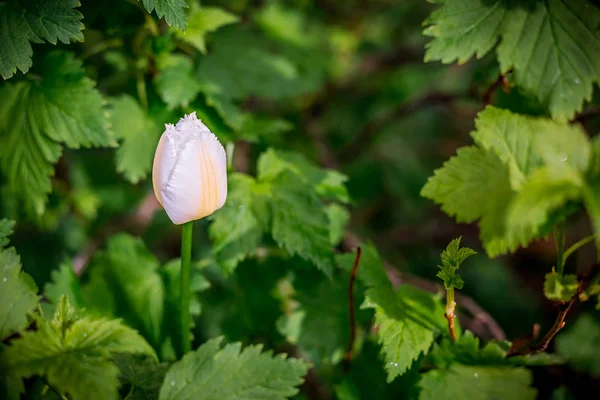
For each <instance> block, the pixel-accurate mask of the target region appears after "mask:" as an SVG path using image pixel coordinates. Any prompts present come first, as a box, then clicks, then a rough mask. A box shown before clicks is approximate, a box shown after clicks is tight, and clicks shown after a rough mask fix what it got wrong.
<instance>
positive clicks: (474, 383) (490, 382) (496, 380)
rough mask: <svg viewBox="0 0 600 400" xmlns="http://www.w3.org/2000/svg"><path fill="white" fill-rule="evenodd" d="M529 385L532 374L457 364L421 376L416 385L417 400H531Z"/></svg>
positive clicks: (532, 389) (533, 397)
mask: <svg viewBox="0 0 600 400" xmlns="http://www.w3.org/2000/svg"><path fill="white" fill-rule="evenodd" d="M532 381H533V376H532V373H531V371H529V370H527V369H525V368H522V367H516V368H509V367H484V366H477V367H473V366H464V365H460V364H456V365H453V366H451V367H450V368H449V369H442V370H433V371H430V372H427V373H425V374H423V377H422V379H421V382H420V383H419V386H420V387H421V394H420V396H419V399H420V400H428V399H432V400H433V399H440V398H452V399H472V400H479V399H481V400H489V399H518V400H533V399H535V398H536V395H537V391H536V390H535V389H534V388H532V387H531V383H532Z"/></svg>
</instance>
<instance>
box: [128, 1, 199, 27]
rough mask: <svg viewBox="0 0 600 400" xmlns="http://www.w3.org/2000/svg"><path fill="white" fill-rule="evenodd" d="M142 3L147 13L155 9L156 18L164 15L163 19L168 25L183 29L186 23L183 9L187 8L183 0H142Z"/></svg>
mask: <svg viewBox="0 0 600 400" xmlns="http://www.w3.org/2000/svg"><path fill="white" fill-rule="evenodd" d="M138 1H139V0H138ZM142 3H144V8H146V10H147V11H148V12H149V13H151V12H152V11H155V12H156V15H157V16H158V18H162V17H165V21H167V24H169V25H170V26H174V27H176V28H179V29H181V30H182V31H183V30H185V27H186V25H187V17H186V15H185V9H186V8H188V5H187V3H186V2H185V0H142Z"/></svg>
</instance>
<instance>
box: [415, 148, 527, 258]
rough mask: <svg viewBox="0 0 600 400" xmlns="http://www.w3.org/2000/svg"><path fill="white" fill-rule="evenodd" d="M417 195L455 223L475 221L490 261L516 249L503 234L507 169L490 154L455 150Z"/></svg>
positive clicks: (510, 195) (507, 196)
mask: <svg viewBox="0 0 600 400" xmlns="http://www.w3.org/2000/svg"><path fill="white" fill-rule="evenodd" d="M421 195H422V196H424V197H426V198H429V199H432V200H433V201H435V202H436V203H438V204H441V205H442V210H443V211H444V212H445V213H446V214H448V215H450V216H454V217H455V218H456V220H457V222H467V223H470V222H474V221H477V220H479V228H480V231H481V232H480V236H481V240H482V241H483V245H484V247H485V249H486V252H487V254H488V255H489V256H490V257H494V256H497V255H499V254H502V253H504V252H506V251H507V250H510V251H514V250H515V249H516V248H517V246H518V243H517V242H516V241H515V240H514V239H512V238H510V237H506V236H505V232H504V231H505V226H504V224H505V222H504V220H505V216H506V213H507V211H508V206H509V204H510V202H511V201H512V199H513V197H514V192H513V190H512V189H511V186H510V178H509V173H508V168H507V167H506V166H505V165H504V164H503V163H502V161H501V160H500V159H499V158H498V156H496V155H495V154H494V153H489V152H485V151H483V150H481V149H479V148H477V147H474V146H469V147H462V148H460V149H458V151H457V154H456V156H455V157H452V158H450V160H448V161H446V163H445V164H444V165H443V166H442V168H440V169H438V170H436V171H435V172H434V176H433V177H430V178H429V180H428V181H427V183H426V184H425V186H424V187H423V189H422V190H421Z"/></svg>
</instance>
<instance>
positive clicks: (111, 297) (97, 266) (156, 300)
mask: <svg viewBox="0 0 600 400" xmlns="http://www.w3.org/2000/svg"><path fill="white" fill-rule="evenodd" d="M133 266H135V267H133ZM158 268H159V263H158V260H157V259H156V257H155V256H154V255H152V254H151V253H150V252H149V251H148V250H147V249H146V246H145V245H144V243H143V242H142V241H141V240H140V239H137V238H134V237H132V236H130V235H127V234H117V235H115V236H112V237H111V238H110V239H109V240H108V242H107V244H106V250H104V251H100V252H98V253H96V255H95V256H94V259H93V260H92V264H91V265H90V270H91V272H93V273H91V276H90V280H89V282H87V283H86V285H85V286H84V288H83V291H90V289H94V288H96V289H98V288H99V289H100V293H96V294H95V295H94V296H88V297H87V298H86V300H87V302H88V306H89V308H90V309H95V310H97V311H98V312H104V313H106V314H108V315H116V316H119V317H122V318H123V319H124V320H125V321H126V322H127V324H128V325H130V326H132V327H134V328H136V329H138V330H139V331H140V333H142V334H143V335H144V337H146V338H147V339H148V341H149V342H150V343H151V344H152V345H154V346H155V348H158V347H159V346H160V345H161V344H162V337H163V332H162V323H163V316H164V298H165V294H164V290H165V289H164V284H163V281H162V279H161V276H160V274H159V271H158ZM107 297H108V299H107ZM107 303H108V304H107ZM107 305H108V307H112V310H107Z"/></svg>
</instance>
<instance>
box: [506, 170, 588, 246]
mask: <svg viewBox="0 0 600 400" xmlns="http://www.w3.org/2000/svg"><path fill="white" fill-rule="evenodd" d="M581 192H582V191H581V187H579V182H578V181H577V179H576V177H573V175H571V174H559V173H557V171H554V172H553V171H551V170H550V169H549V168H547V167H544V168H540V169H538V170H537V171H535V172H534V173H532V174H531V176H530V177H529V178H528V179H527V181H525V183H524V184H523V186H522V187H521V191H520V192H519V193H518V194H517V196H516V197H515V199H514V201H513V203H512V204H511V205H510V209H509V212H508V215H507V222H506V225H507V231H508V235H509V236H510V237H511V238H513V240H515V241H516V242H517V243H520V244H521V245H522V246H525V245H527V243H529V242H530V241H531V240H532V239H535V238H537V237H540V236H543V235H546V234H548V233H549V232H551V231H552V224H549V222H553V221H552V219H551V217H552V215H553V213H554V212H555V211H557V210H560V209H562V208H564V206H565V204H566V203H567V202H568V201H570V200H578V199H580V198H581Z"/></svg>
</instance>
